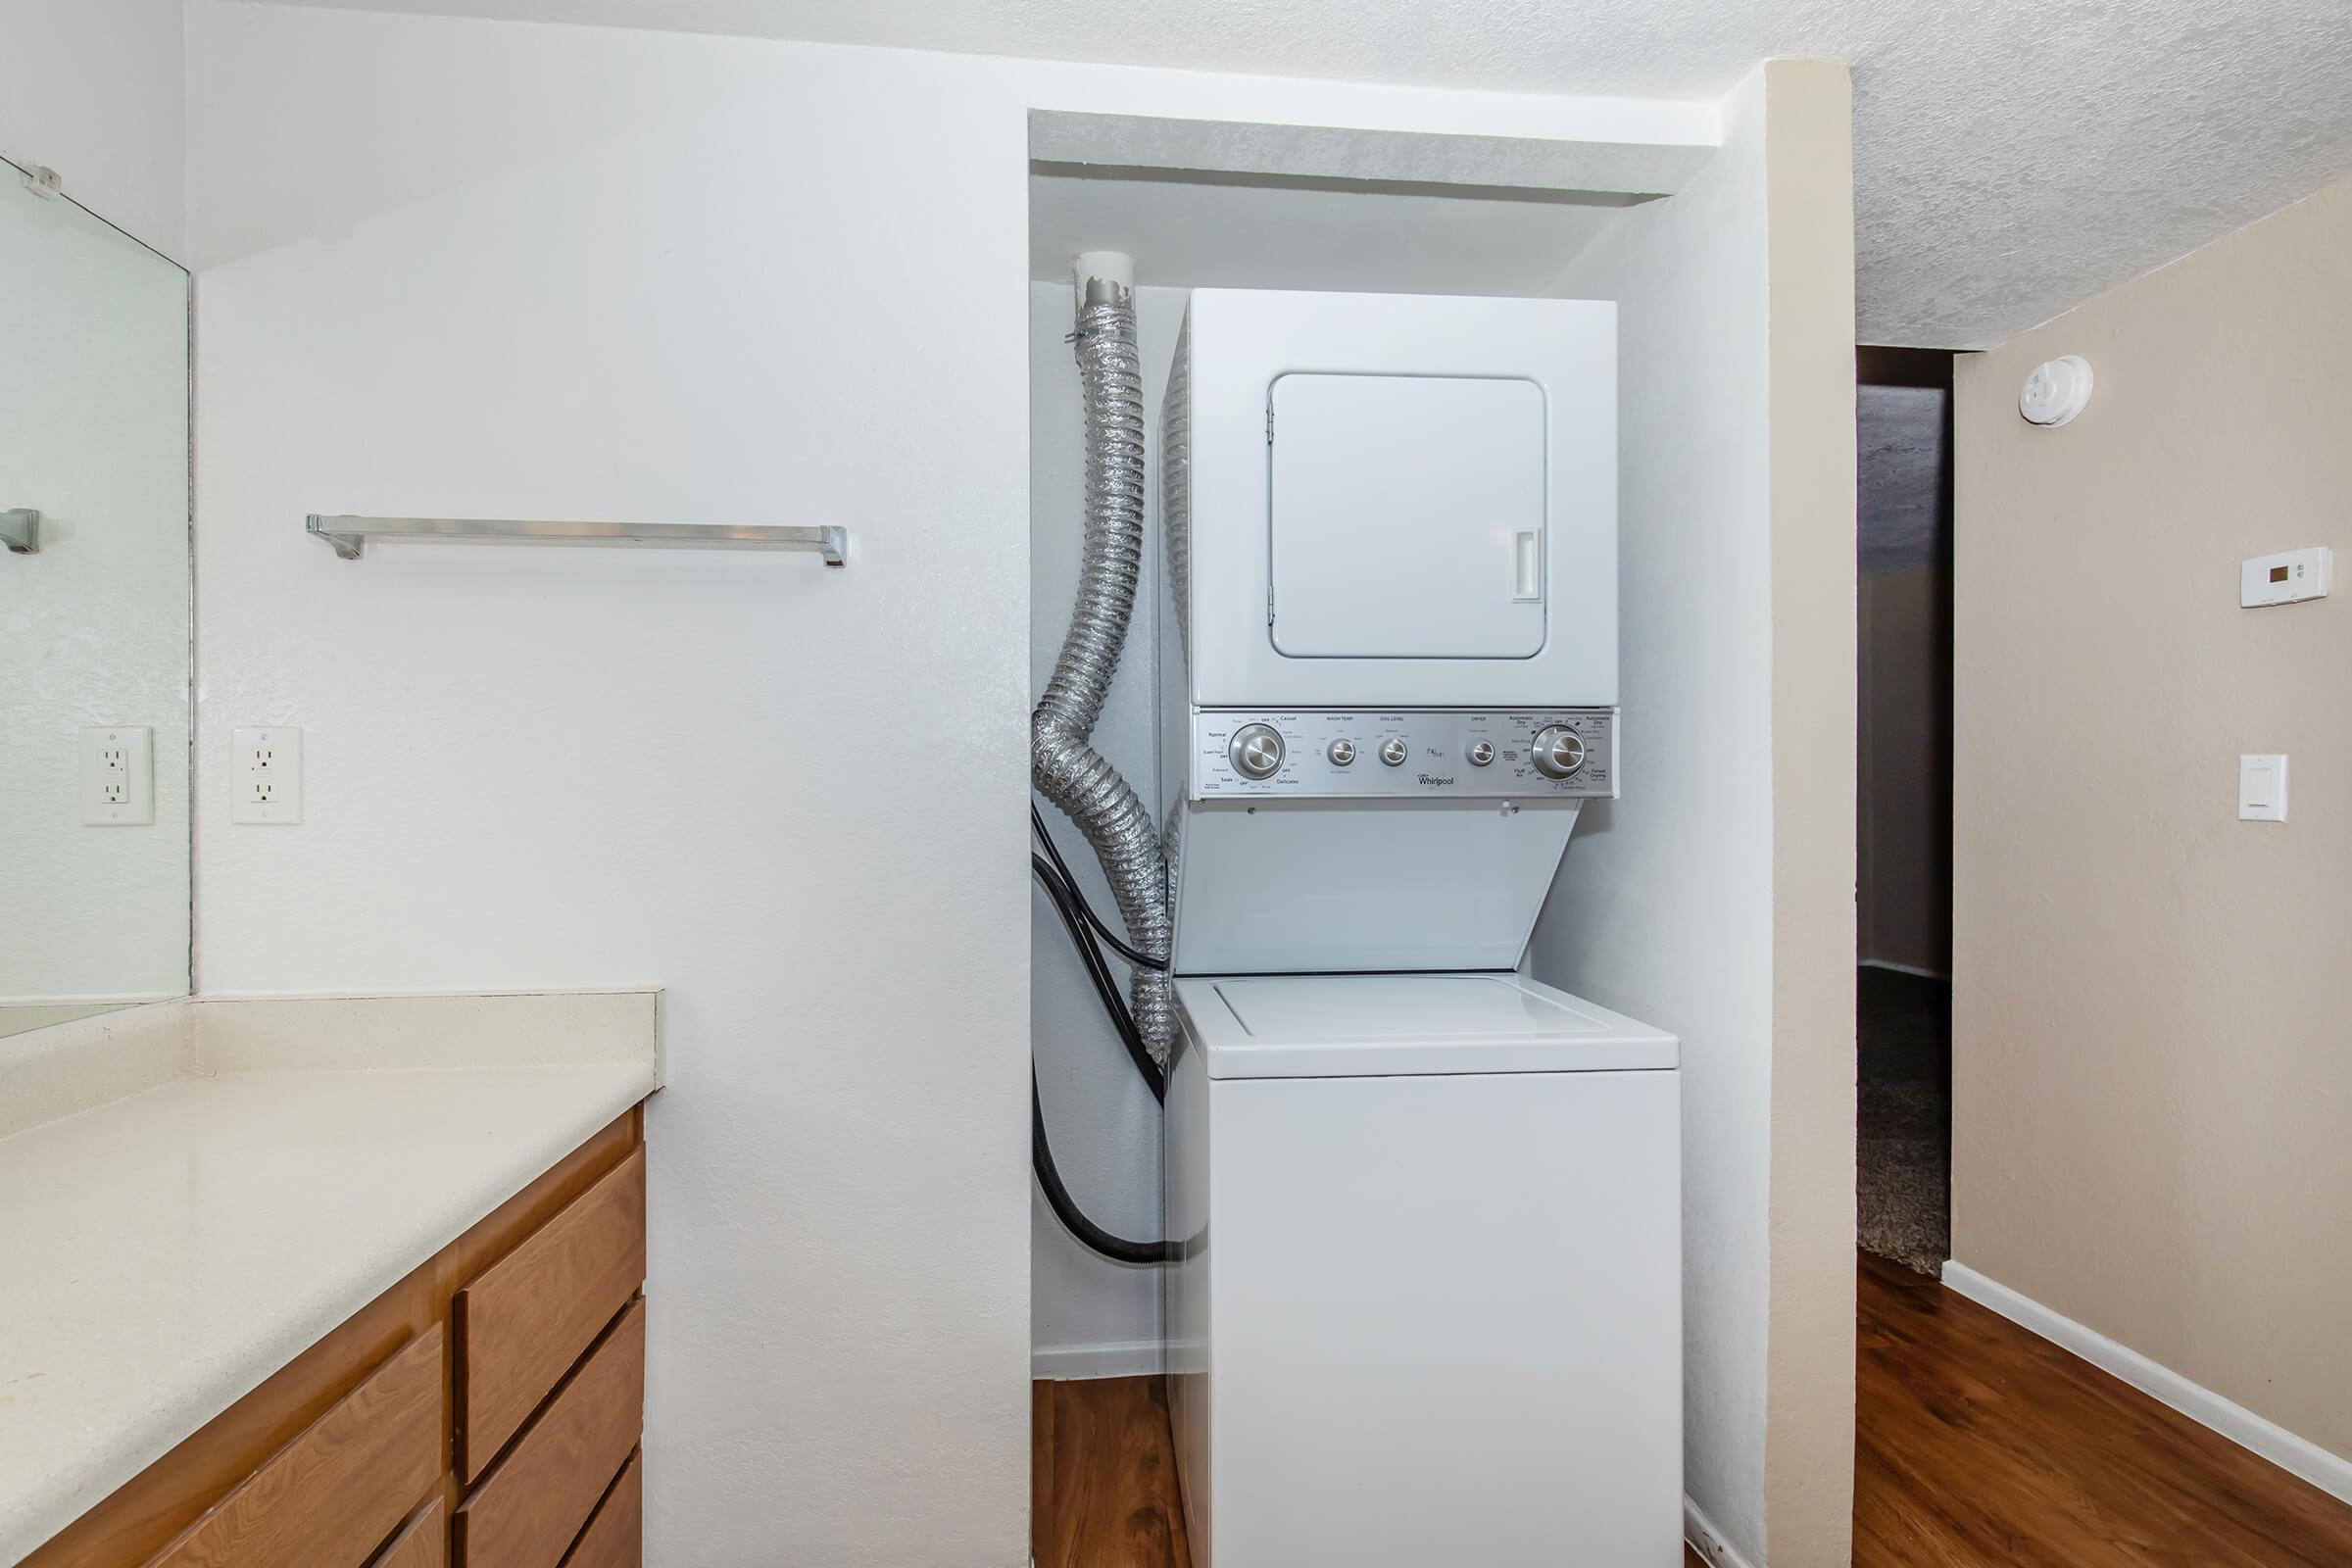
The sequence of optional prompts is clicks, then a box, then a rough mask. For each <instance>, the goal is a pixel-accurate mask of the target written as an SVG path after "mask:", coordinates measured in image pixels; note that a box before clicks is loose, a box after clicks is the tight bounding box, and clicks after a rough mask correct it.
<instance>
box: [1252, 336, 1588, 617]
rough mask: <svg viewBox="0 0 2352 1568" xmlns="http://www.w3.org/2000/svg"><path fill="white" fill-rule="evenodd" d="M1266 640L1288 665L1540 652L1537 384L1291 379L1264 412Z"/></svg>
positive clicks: (1541, 421) (1466, 379)
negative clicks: (1268, 579) (1270, 638)
mask: <svg viewBox="0 0 2352 1568" xmlns="http://www.w3.org/2000/svg"><path fill="white" fill-rule="evenodd" d="M1268 408H1269V412H1270V417H1271V422H1270V426H1269V440H1270V443H1271V448H1272V450H1271V453H1270V455H1269V458H1270V461H1269V469H1270V480H1269V492H1270V493H1269V495H1268V498H1267V524H1268V548H1269V551H1270V569H1271V572H1272V576H1271V585H1272V588H1273V596H1272V602H1271V604H1270V605H1269V607H1268V610H1269V613H1270V615H1271V617H1272V626H1271V632H1272V636H1273V639H1274V646H1275V648H1276V649H1277V650H1279V651H1280V652H1281V653H1283V654H1284V655H1286V656H1288V657H1290V658H1293V659H1527V658H1531V657H1532V656H1534V655H1535V654H1537V653H1538V652H1540V651H1541V650H1542V649H1543V647H1544V550H1545V549H1546V548H1547V541H1546V539H1545V526H1544V511H1545V471H1544V470H1545V451H1544V448H1545V435H1546V421H1545V413H1544V389H1543V388H1542V387H1540V386H1538V385H1537V384H1536V383H1535V382H1533V381H1527V380H1520V379H1514V378H1505V377H1486V376H1442V375H1324V374H1290V375H1284V376H1281V377H1279V378H1277V379H1276V380H1275V382H1274V385H1273V389H1272V392H1271V394H1270V401H1269V404H1268Z"/></svg>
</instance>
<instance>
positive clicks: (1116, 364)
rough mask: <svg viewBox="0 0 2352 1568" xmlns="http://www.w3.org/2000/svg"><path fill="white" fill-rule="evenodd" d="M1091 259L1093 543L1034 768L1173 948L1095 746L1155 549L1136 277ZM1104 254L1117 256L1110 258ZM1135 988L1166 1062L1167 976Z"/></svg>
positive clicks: (1114, 885)
mask: <svg viewBox="0 0 2352 1568" xmlns="http://www.w3.org/2000/svg"><path fill="white" fill-rule="evenodd" d="M1097 260H1098V258H1095V257H1091V256H1090V257H1082V258H1080V269H1079V284H1078V286H1079V291H1080V292H1079V300H1078V322H1077V330H1076V332H1075V333H1074V334H1073V341H1074V342H1075V343H1076V345H1077V353H1078V374H1079V378H1080V380H1081V382H1082V383H1083V386H1084V390H1085V402H1086V542H1085V548H1084V551H1083V554H1082V555H1081V557H1080V561H1079V567H1078V600H1077V603H1076V605H1075V606H1074V607H1073V608H1072V609H1071V612H1070V629H1069V630H1068V631H1067V632H1065V633H1064V634H1063V636H1062V640H1061V653H1060V655H1059V656H1058V657H1057V658H1056V659H1055V660H1054V676H1053V679H1051V680H1049V681H1048V682H1047V683H1046V694H1045V696H1043V697H1041V698H1039V699H1038V704H1037V709H1036V711H1034V712H1032V713H1031V714H1030V715H1029V770H1030V777H1031V781H1032V782H1033V783H1034V784H1035V785H1036V786H1037V790H1038V793H1039V794H1041V795H1043V796H1045V798H1046V799H1047V800H1049V801H1052V802H1053V803H1054V805H1055V806H1057V807H1059V808H1060V809H1062V810H1063V811H1064V812H1066V813H1068V815H1069V818H1070V820H1071V821H1073V822H1075V823H1077V824H1078V830H1079V831H1080V832H1082V833H1084V834H1085V835H1086V841H1087V843H1088V844H1090V845H1092V846H1093V847H1094V851H1095V854H1096V856H1097V857H1098V858H1100V859H1101V860H1102V862H1103V875H1104V876H1105V877H1106V878H1107V879H1108V880H1109V883H1110V891H1111V896H1112V897H1113V898H1114V899H1116V900H1117V901H1118V906H1119V915H1120V918H1121V919H1122V920H1123V921H1124V922H1125V924H1126V926H1127V939H1128V941H1129V942H1131V943H1133V944H1134V946H1135V947H1136V948H1137V949H1138V950H1139V951H1140V952H1143V953H1146V954H1149V955H1151V956H1152V957H1154V958H1158V959H1161V960H1163V961H1164V960H1165V959H1166V957H1167V956H1168V872H1167V862H1166V860H1165V859H1164V858H1162V856H1161V853H1160V842H1159V833H1158V831H1157V829H1156V827H1155V826H1154V824H1153V823H1152V814H1151V812H1150V811H1149V810H1148V809H1146V808H1145V806H1144V803H1143V800H1142V798H1141V797H1139V796H1138V795H1137V794H1136V793H1135V790H1134V788H1133V787H1132V786H1130V785H1129V784H1128V782H1127V781H1126V780H1125V779H1123V778H1121V777H1120V776H1119V772H1118V769H1116V768H1114V767H1112V766H1111V765H1110V763H1109V762H1108V761H1106V760H1103V756H1102V754H1100V753H1099V752H1097V751H1096V750H1095V748H1094V746H1093V744H1092V741H1093V736H1094V732H1095V720H1096V719H1097V718H1098V717H1100V716H1101V714H1102V712H1103V699H1104V698H1105V697H1107V696H1108V695H1109V693H1110V678H1111V675H1112V673H1113V672H1114V671H1116V670H1117V668H1118V664H1119V651H1120V649H1121V648H1122V647H1123V646H1124V645H1125V643H1126V641H1127V622H1128V619H1129V617H1130V616H1131V615H1132V614H1133V613H1134V610H1135V585H1136V578H1137V575H1138V574H1139V572H1140V571H1141V569H1142V565H1143V557H1144V484H1145V477H1146V466H1145V459H1144V377H1143V365H1142V361H1141V358H1140V357H1139V356H1138V355H1137V353H1136V347H1135V291H1134V287H1133V284H1132V281H1130V279H1131V278H1132V275H1133V274H1132V272H1131V271H1128V272H1127V273H1126V276H1125V277H1121V276H1117V275H1112V276H1104V275H1103V271H1104V270H1112V271H1114V273H1115V272H1117V271H1125V269H1123V268H1116V267H1113V268H1108V269H1104V268H1098V267H1095V266H1092V265H1090V264H1092V263H1094V262H1096V261H1097ZM1100 260H1103V261H1108V260H1109V259H1108V258H1102V259H1100ZM1129 995H1130V997H1131V998H1132V1004H1133V1006H1134V1010H1135V1026H1136V1030H1137V1032H1138V1033H1140V1034H1141V1035H1142V1036H1143V1038H1144V1046H1145V1049H1146V1050H1147V1051H1149V1052H1150V1053H1151V1054H1152V1060H1153V1061H1155V1062H1158V1063H1159V1064H1160V1065H1161V1066H1165V1065H1166V1064H1167V1060H1168V1052H1169V1047H1170V1045H1171V1043H1172V1042H1173V1041H1174V1039H1175V1024H1176V1019H1175V1013H1174V1011H1173V1007H1172V1004H1171V1001H1170V997H1169V988H1168V976H1167V975H1166V973H1165V972H1163V971H1160V970H1155V969H1146V968H1141V967H1138V968H1137V969H1136V970H1135V971H1134V980H1133V982H1132V983H1131V985H1130V988H1129Z"/></svg>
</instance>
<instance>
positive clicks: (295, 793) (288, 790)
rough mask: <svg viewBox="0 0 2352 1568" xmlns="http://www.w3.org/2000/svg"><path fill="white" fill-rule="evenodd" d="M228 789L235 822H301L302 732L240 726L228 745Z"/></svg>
mask: <svg viewBox="0 0 2352 1568" xmlns="http://www.w3.org/2000/svg"><path fill="white" fill-rule="evenodd" d="M229 788H230V789H231V791H232V792H233V793H232V795H231V796H230V804H229V811H228V819H229V820H230V821H232V822H248V823H259V824H269V823H275V824H286V823H293V822H299V821H301V820H302V731H301V730H298V729H294V728H292V727H290V726H286V725H271V726H270V727H268V728H266V729H262V728H249V727H243V726H240V727H239V728H238V729H237V731H236V734H235V738H234V740H233V741H232V742H231V743H230V747H229Z"/></svg>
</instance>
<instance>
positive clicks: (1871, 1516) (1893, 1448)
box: [1030, 1255, 2352, 1568]
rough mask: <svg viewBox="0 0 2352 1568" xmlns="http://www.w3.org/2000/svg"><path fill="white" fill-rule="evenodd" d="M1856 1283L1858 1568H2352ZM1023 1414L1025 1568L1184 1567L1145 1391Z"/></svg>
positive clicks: (2306, 1501)
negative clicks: (1029, 1558)
mask: <svg viewBox="0 0 2352 1568" xmlns="http://www.w3.org/2000/svg"><path fill="white" fill-rule="evenodd" d="M1860 1271H1861V1272H1860V1280H1859V1303H1858V1313H1859V1324H1860V1343H1859V1348H1858V1354H1857V1388H1856V1396H1855V1397H1856V1400H1857V1407H1856V1411H1855V1428H1856V1436H1855V1448H1856V1454H1855V1464H1856V1469H1855V1484H1854V1568H2015V1565H2018V1564H2032V1565H2033V1568H2143V1565H2144V1568H2154V1565H2158V1564H2163V1565H2168V1568H2177V1565H2180V1564H2183V1563H2195V1564H2199V1565H2211V1568H2340V1565H2342V1564H2344V1563H2347V1562H2352V1506H2347V1505H2345V1504H2344V1503H2341V1502H2338V1501H2336V1500H2335V1499H2334V1498H2332V1497H2330V1496H2328V1495H2326V1494H2325V1493H2322V1492H2320V1491H2319V1490H2318V1489H2316V1488H2314V1487H2310V1486H2307V1485H2305V1484H2304V1483H2303V1482H2301V1481H2298V1480H2297V1479H2295V1478H2294V1477H2293V1476H2290V1475H2288V1474H2287V1473H2286V1472H2284V1471H2283V1470H2279V1469H2278V1468H2276V1467H2274V1466H2272V1465H2270V1464H2268V1463H2266V1462H2265V1461H2263V1460H2261V1459H2257V1458H2255V1457H2254V1456H2253V1455H2252V1454H2250V1453H2248V1452H2246V1451H2245V1450H2244V1449H2242V1448H2240V1447H2238V1446H2236V1445H2235V1444H2232V1443H2230V1442H2229V1441H2228V1440H2226V1439H2224V1438H2221V1437H2218V1436H2216V1435H2215V1434H2214V1433H2212V1432H2209V1431H2207V1430H2206V1429H2205V1428H2203V1427H2201V1426H2199V1425H2197V1424H2196V1423H2195V1422H2193V1421H2190V1420H2189V1419H2188V1418H2187V1417H2186V1416H2183V1415H2180V1414H2178V1413H2176V1412H2175V1411H2173V1410H2171V1409H2168V1408H2167V1407H2165V1406H2164V1405H2161V1404H2158V1403H2157V1402H2156V1401H2155V1400H2153V1399H2151V1398H2149V1397H2147V1396H2145V1395H2143V1394H2141V1393H2139V1392H2138V1391H2137V1390H2136V1389H2132V1388H2131V1387H2129V1386H2128V1385H2126V1384H2123V1383H2121V1382H2118V1381H2117V1380H2116V1379H2114V1378H2112V1377H2110V1376H2108V1375H2107V1374H2106V1373H2104V1372H2102V1371H2100V1370H2099V1369H2098V1368H2096V1367H2094V1366H2092V1365H2090V1364H2089V1363H2088V1362H2086V1361H2082V1360H2080V1359H2078V1358H2076V1357H2075V1356H2073V1355H2071V1354H2069V1353H2068V1352H2067V1351H2065V1350H2062V1349H2059V1348H2057V1347H2056V1346H2053V1345H2050V1344H2048V1343H2047V1342H2045V1341H2043V1340H2040V1339H2038V1338H2036V1337H2035V1336H2034V1335H2032V1334H2029V1333H2027V1332H2026V1331H2025V1330H2024V1329H2021V1328H2019V1327H2017V1326H2016V1325H2015V1324H2013V1323H2011V1322H2009V1321H2008V1320H2007V1319H2006V1318H2003V1317H2000V1316H1999V1315H1997V1314H1995V1313H1993V1312H1990V1311H1988V1310H1986V1309H1985V1308H1984V1307H1981V1306H1979V1305H1977V1304H1976V1303H1975V1302H1973V1301H1970V1300H1968V1299H1964V1298H1962V1297H1960V1296H1958V1295H1956V1294H1955V1293H1953V1292H1951V1291H1947V1290H1945V1289H1944V1288H1943V1287H1942V1286H1941V1285H1939V1284H1937V1283H1936V1281H1934V1280H1930V1279H1926V1278H1923V1277H1922V1276H1920V1275H1918V1274H1914V1273H1912V1272H1910V1271H1909V1270H1907V1269H1905V1268H1903V1267H1901V1266H1900V1265H1898V1264H1894V1263H1889V1262H1887V1261H1886V1260H1884V1259H1881V1258H1876V1257H1871V1256H1867V1255H1865V1256H1863V1257H1861V1259H1860ZM1032 1408H1033V1411H1034V1424H1033V1426H1032V1429H1031V1432H1032V1436H1031V1441H1032V1446H1033V1460H1034V1469H1033V1471H1032V1478H1031V1483H1030V1486H1031V1500H1032V1510H1033V1511H1032V1516H1031V1530H1032V1539H1033V1540H1034V1542H1035V1549H1036V1554H1037V1565H1038V1568H1189V1561H1190V1559H1189V1557H1188V1555H1187V1553H1186V1549H1185V1540H1184V1524H1183V1521H1182V1519H1181V1518H1180V1517H1179V1515H1178V1511H1177V1505H1176V1482H1175V1464H1174V1458H1173V1455H1172V1454H1171V1453H1170V1451H1169V1444H1168V1428H1167V1405H1166V1401H1165V1399H1164V1398H1163V1397H1162V1396H1161V1394H1160V1391H1159V1390H1158V1388H1157V1386H1156V1380H1154V1379H1149V1378H1123V1379H1110V1380H1105V1381H1101V1382H1080V1383H1040V1384H1037V1385H1036V1387H1035V1397H1034V1402H1033V1406H1032ZM1686 1563H1687V1564H1688V1565H1698V1568H1703V1563H1702V1559H1701V1558H1700V1557H1699V1556H1698V1555H1697V1554H1696V1553H1695V1552H1686Z"/></svg>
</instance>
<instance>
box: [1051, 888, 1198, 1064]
mask: <svg viewBox="0 0 2352 1568" xmlns="http://www.w3.org/2000/svg"><path fill="white" fill-rule="evenodd" d="M1029 869H1030V872H1031V874H1032V875H1034V876H1035V877H1036V878H1037V880H1038V885H1039V886H1041V887H1043V888H1044V889H1045V890H1046V897H1047V898H1048V899H1049V900H1051V901H1052V902H1053V905H1054V912H1055V913H1057V914H1059V915H1060V916H1061V927H1062V929H1063V930H1065V931H1067V932H1068V933H1069V934H1070V943H1071V945H1072V946H1073V947H1075V948H1076V949H1077V950H1078V961H1079V962H1080V963H1082V964H1084V965H1085V967H1086V975H1087V978H1088V979H1089V980H1090V981H1092V982H1093V983H1094V987H1095V996H1096V999H1097V1000H1098V1001H1100V1002H1101V1003H1102V1004H1103V1012H1105V1013H1106V1014H1108V1015H1109V1018H1110V1026H1111V1028H1112V1029H1113V1030H1115V1031H1117V1033H1118V1037H1119V1043H1120V1044H1121V1045H1123V1046H1125V1047H1126V1048H1127V1059H1128V1060H1130V1061H1132V1062H1134V1063H1135V1070H1136V1072H1137V1074H1138V1075H1139V1076H1141V1077H1142V1079H1143V1080H1144V1082H1145V1083H1146V1084H1147V1085H1149V1086H1150V1088H1151V1090H1152V1099H1153V1100H1160V1101H1164V1100H1166V1099H1167V1098H1168V1082H1167V1075H1166V1074H1165V1073H1163V1072H1161V1071H1160V1070H1159V1063H1158V1062H1155V1061H1153V1060H1152V1053H1151V1051H1150V1049H1149V1048H1147V1047H1146V1046H1145V1045H1144V1035H1143V1031H1142V1030H1140V1029H1138V1028H1137V1027H1136V1026H1135V1014H1134V1013H1133V1012H1131V1011H1129V1010H1128V1006H1127V999H1126V998H1125V997H1122V996H1120V995H1119V982H1118V980H1117V978H1116V977H1115V976H1113V975H1112V974H1111V972H1110V964H1109V961H1108V960H1107V959H1105V958H1104V957H1103V950H1102V949H1100V948H1098V947H1096V946H1095V944H1094V943H1093V941H1092V940H1090V939H1089V937H1088V934H1087V929H1086V925H1085V922H1084V918H1083V916H1082V915H1081V914H1080V913H1079V911H1078V907H1077V900H1078V895H1077V894H1076V893H1075V892H1074V891H1072V889H1071V888H1070V885H1069V884H1068V883H1066V882H1064V881H1062V880H1061V879H1060V878H1059V877H1058V876H1056V875H1054V867H1053V866H1052V865H1050V864H1048V863H1047V862H1046V859H1045V858H1044V857H1043V856H1038V855H1032V856H1030V857H1029Z"/></svg>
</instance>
